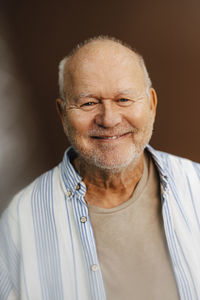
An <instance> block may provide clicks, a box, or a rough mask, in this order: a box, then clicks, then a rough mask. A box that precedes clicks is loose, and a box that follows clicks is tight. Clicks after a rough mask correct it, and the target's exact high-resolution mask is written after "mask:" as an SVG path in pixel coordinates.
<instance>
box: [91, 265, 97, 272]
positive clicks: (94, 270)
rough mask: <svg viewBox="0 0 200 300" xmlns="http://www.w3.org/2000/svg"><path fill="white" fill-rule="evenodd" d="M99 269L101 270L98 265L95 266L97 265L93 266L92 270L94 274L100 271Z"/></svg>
mask: <svg viewBox="0 0 200 300" xmlns="http://www.w3.org/2000/svg"><path fill="white" fill-rule="evenodd" d="M98 269H99V267H98V266H97V265H95V264H94V265H92V266H91V270H92V271H93V272H96V271H98Z"/></svg>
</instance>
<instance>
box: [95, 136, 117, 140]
mask: <svg viewBox="0 0 200 300" xmlns="http://www.w3.org/2000/svg"><path fill="white" fill-rule="evenodd" d="M118 137H119V136H101V137H99V138H100V139H104V140H116V139H117V138H118Z"/></svg>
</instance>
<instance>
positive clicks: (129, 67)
mask: <svg viewBox="0 0 200 300" xmlns="http://www.w3.org/2000/svg"><path fill="white" fill-rule="evenodd" d="M145 87H146V80H145V74H144V71H143V68H142V66H141V63H140V61H139V57H138V55H137V54H135V53H134V52H133V51H131V50H130V49H128V48H126V47H124V46H122V45H118V44H116V43H113V42H111V43H110V42H107V43H105V42H104V43H101V42H100V43H98V42H97V43H94V45H86V46H84V47H83V48H81V49H79V50H78V52H77V53H76V54H75V55H74V56H73V57H71V58H70V59H69V61H68V62H67V64H66V66H65V71H64V88H65V90H66V92H67V91H68V92H82V90H84V89H87V90H88V92H93V91H92V90H102V91H103V92H106V90H108V89H109V90H114V89H117V90H120V89H123V88H124V89H128V88H132V89H135V90H136V91H137V90H138V89H139V90H140V89H141V90H142V89H143V88H145ZM86 92H87V91H86Z"/></svg>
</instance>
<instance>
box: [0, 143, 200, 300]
mask: <svg viewBox="0 0 200 300" xmlns="http://www.w3.org/2000/svg"><path fill="white" fill-rule="evenodd" d="M147 150H148V151H149V152H150V153H151V156H152V159H153V160H154V162H155V164H156V166H157V168H158V171H159V174H160V187H161V201H162V215H163V222H164V228H165V234H166V240H167V244H168V248H169V253H170V257H171V261H172V267H173V270H174V274H175V278H176V283H177V287H178V290H179V296H180V299H181V300H197V299H200V164H197V163H194V162H192V161H190V160H187V159H183V158H180V157H176V156H173V155H170V154H167V153H163V152H159V151H155V150H154V149H153V148H152V147H150V146H148V147H147ZM71 155H74V151H73V149H72V148H69V149H68V150H67V151H66V153H65V155H64V158H63V161H62V162H61V163H60V164H59V165H58V166H57V167H55V168H54V169H52V170H50V171H48V172H47V173H45V174H43V175H42V176H40V177H39V178H37V179H36V180H35V181H34V182H33V183H32V184H30V185H29V186H28V187H26V188H25V189H23V190H22V191H21V192H20V193H19V194H18V195H16V196H15V198H14V199H13V201H12V202H11V203H10V205H9V207H8V208H7V209H6V210H5V211H4V213H3V215H2V217H1V221H0V299H1V300H5V299H10V300H16V299H23V300H25V299H27V300H28V299H29V300H62V299H67V300H105V299H106V295H105V289H104V284H103V278H102V274H101V270H100V267H99V261H98V256H97V250H96V245H95V240H94V235H93V230H92V226H91V223H90V219H89V216H88V208H87V205H86V203H85V200H84V195H85V193H86V187H85V184H84V182H83V180H82V178H81V177H80V175H79V174H78V173H76V171H75V169H74V168H73V166H72V164H71V163H70V156H71ZM133 295H134V291H133Z"/></svg>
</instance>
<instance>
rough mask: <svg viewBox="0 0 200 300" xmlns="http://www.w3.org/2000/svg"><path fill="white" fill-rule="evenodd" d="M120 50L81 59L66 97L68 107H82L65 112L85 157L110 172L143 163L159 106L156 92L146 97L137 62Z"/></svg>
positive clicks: (73, 141) (74, 143)
mask: <svg viewBox="0 0 200 300" xmlns="http://www.w3.org/2000/svg"><path fill="white" fill-rule="evenodd" d="M117 47H119V46H117ZM117 47H115V45H114V49H113V48H111V49H109V47H105V49H104V48H103V49H101V51H100V50H99V48H98V51H87V53H84V52H83V53H82V55H79V57H78V58H77V60H76V62H75V63H73V67H72V68H71V71H70V86H71V92H70V95H69V97H68V99H67V101H68V102H67V107H68V106H69V107H70V105H72V106H73V105H78V108H72V109H69V110H67V109H66V111H65V112H64V114H63V117H62V120H63V125H64V128H65V132H66V134H67V137H68V139H69V141H70V143H71V144H72V146H73V147H74V148H75V149H76V150H77V152H78V153H79V154H80V156H81V157H82V158H83V159H84V160H86V161H87V163H89V164H90V165H94V166H97V167H100V168H102V169H106V170H120V169H123V168H125V167H127V166H128V165H130V164H134V163H136V162H137V161H138V159H139V157H140V156H141V154H142V152H143V149H144V147H145V146H146V144H147V143H148V142H149V139H150V137H151V134H152V128H153V122H154V116H155V107H156V96H155V93H154V90H152V89H150V97H149V98H148V96H147V93H146V82H145V77H144V73H143V70H142V68H141V66H140V64H139V62H138V58H137V57H136V56H135V55H133V54H131V53H129V50H128V51H127V49H123V48H122V47H121V46H120V49H118V48H117ZM85 52H86V51H85ZM127 52H128V53H127ZM68 84H69V82H68ZM66 89H67V88H66Z"/></svg>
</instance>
